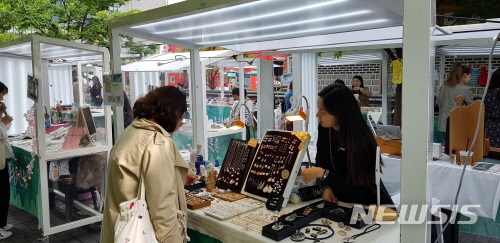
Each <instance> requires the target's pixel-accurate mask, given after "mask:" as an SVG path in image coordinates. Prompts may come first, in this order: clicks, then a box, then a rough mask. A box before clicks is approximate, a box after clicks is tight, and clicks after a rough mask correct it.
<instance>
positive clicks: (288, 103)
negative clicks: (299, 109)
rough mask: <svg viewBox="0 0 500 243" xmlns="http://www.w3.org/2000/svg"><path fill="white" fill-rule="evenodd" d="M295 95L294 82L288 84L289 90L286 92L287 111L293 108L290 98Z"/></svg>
mask: <svg viewBox="0 0 500 243" xmlns="http://www.w3.org/2000/svg"><path fill="white" fill-rule="evenodd" d="M292 96H293V82H290V84H288V91H287V92H286V93H285V112H287V111H288V110H290V108H292V103H290V98H291V97H292Z"/></svg>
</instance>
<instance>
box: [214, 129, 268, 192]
mask: <svg viewBox="0 0 500 243" xmlns="http://www.w3.org/2000/svg"><path fill="white" fill-rule="evenodd" d="M257 145H258V143H257V142H256V140H250V141H248V142H246V141H244V140H240V139H234V138H233V139H231V141H230V142H229V147H228V148H227V153H226V157H224V162H223V163H222V167H221V169H220V172H219V176H218V178H217V182H216V184H215V185H216V186H217V188H221V189H230V190H231V191H233V192H241V188H242V186H243V181H244V180H245V177H246V174H247V173H248V168H249V166H250V162H251V161H252V159H253V156H254V155H255V152H256V147H257Z"/></svg>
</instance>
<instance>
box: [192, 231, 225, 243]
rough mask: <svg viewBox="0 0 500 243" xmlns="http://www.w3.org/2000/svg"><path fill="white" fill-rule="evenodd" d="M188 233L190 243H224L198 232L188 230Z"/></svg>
mask: <svg viewBox="0 0 500 243" xmlns="http://www.w3.org/2000/svg"><path fill="white" fill-rule="evenodd" d="M187 233H188V236H189V238H191V240H190V241H189V243H222V241H220V240H217V239H215V238H212V237H210V236H208V235H205V234H202V233H200V232H198V231H196V230H192V229H188V231H187Z"/></svg>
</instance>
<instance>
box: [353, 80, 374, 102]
mask: <svg viewBox="0 0 500 243" xmlns="http://www.w3.org/2000/svg"><path fill="white" fill-rule="evenodd" d="M351 90H352V93H353V94H357V95H358V100H359V105H360V106H370V104H369V103H370V102H369V100H370V97H372V92H371V91H370V90H369V89H368V88H366V87H365V82H364V81H363V77H361V76H359V75H356V76H354V77H352V87H351Z"/></svg>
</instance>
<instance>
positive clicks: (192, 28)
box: [109, 0, 500, 243]
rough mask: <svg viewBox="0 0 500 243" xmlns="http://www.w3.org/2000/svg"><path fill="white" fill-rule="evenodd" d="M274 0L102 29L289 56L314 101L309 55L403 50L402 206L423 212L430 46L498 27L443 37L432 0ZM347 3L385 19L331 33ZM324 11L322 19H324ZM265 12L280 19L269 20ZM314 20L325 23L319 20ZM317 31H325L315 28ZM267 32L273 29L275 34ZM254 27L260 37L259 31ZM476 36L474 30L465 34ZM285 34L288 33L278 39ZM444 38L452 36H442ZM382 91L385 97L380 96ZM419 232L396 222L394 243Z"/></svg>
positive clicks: (172, 11) (482, 41) (149, 15)
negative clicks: (309, 85) (397, 233)
mask: <svg viewBox="0 0 500 243" xmlns="http://www.w3.org/2000/svg"><path fill="white" fill-rule="evenodd" d="M276 2H281V1H251V0H241V1H232V0H211V1H208V0H192V1H188V2H183V3H179V4H175V5H172V6H167V7H163V8H158V9H154V10H151V11H147V12H143V13H138V14H135V15H132V16H128V17H124V18H121V19H114V20H111V22H110V24H109V26H110V30H111V33H110V35H111V38H112V39H116V38H117V37H118V34H128V35H132V36H142V37H144V38H147V39H151V40H155V41H160V42H165V43H171V44H175V45H180V46H184V47H187V48H191V49H192V51H191V52H192V53H199V52H198V48H199V47H204V46H222V47H225V48H228V49H231V50H235V51H239V52H248V51H259V50H279V51H270V52H265V53H263V54H264V55H272V54H295V55H294V57H293V70H294V71H295V72H299V75H295V74H294V81H296V80H297V81H298V83H299V84H300V85H298V86H299V87H297V86H295V87H294V92H298V93H302V94H304V95H306V96H313V97H315V95H316V93H317V90H314V88H309V89H308V88H307V83H308V81H309V80H314V79H315V75H314V74H313V73H311V72H310V69H311V68H313V67H314V68H315V67H317V65H316V63H315V60H316V59H315V58H314V55H315V53H317V52H328V51H362V50H380V49H384V48H396V47H403V53H404V56H405V57H406V59H405V65H404V69H403V75H404V76H403V79H404V82H405V85H404V88H403V93H404V95H403V106H404V107H411V108H412V109H411V110H408V109H407V110H404V111H403V117H402V122H403V124H405V125H404V127H403V130H402V132H403V134H404V140H403V148H402V151H403V154H404V158H403V160H402V163H403V164H402V179H403V180H402V185H401V187H402V195H401V203H402V204H407V205H414V204H415V205H420V206H421V207H424V205H425V204H426V203H427V201H426V199H427V195H426V194H427V185H426V183H425V182H424V183H415V182H416V181H422V178H425V177H426V176H427V175H426V171H427V168H426V162H427V160H428V152H427V151H429V144H430V143H429V139H430V133H431V131H432V126H431V120H432V119H431V110H432V109H431V104H432V102H431V100H430V97H431V96H432V95H431V93H430V92H431V91H432V90H433V88H431V85H430V84H431V83H432V81H433V79H432V78H431V77H432V75H431V71H433V68H432V66H433V65H434V61H433V60H434V53H435V48H434V47H435V46H441V45H447V46H454V45H459V46H481V45H483V46H484V45H489V44H491V43H493V40H492V37H493V36H496V33H495V34H492V33H491V31H487V30H492V29H500V26H499V25H498V24H489V23H487V24H480V25H471V26H467V27H460V28H458V27H449V28H448V27H446V28H444V27H443V28H442V29H444V30H445V31H441V30H440V31H437V30H438V28H436V27H435V26H434V25H435V24H434V23H435V21H434V19H435V9H434V8H435V1H434V0H431V1H414V0H404V1H396V0H346V1H300V0H296V1H295V0H291V1H287V5H288V6H283V4H282V5H281V6H274V5H273V4H275V3H276ZM297 2H300V5H301V6H300V7H301V8H302V11H303V12H299V10H294V9H293V7H294V6H297V5H296V4H298V3H297ZM333 2H335V3H333ZM320 3H323V4H326V5H324V6H322V9H321V10H317V9H314V8H315V6H316V5H315V4H320ZM329 3H332V4H333V5H335V7H336V10H331V9H330V11H329V10H328V9H329V7H327V4H329ZM343 4H347V5H345V6H344V5H343ZM349 4H355V5H356V6H358V8H357V9H356V10H355V11H364V10H365V8H364V7H367V8H368V9H366V10H367V11H372V12H370V13H377V14H379V13H382V15H384V16H385V17H387V18H388V19H389V20H388V21H386V22H384V23H378V24H377V25H364V26H363V27H362V28H361V27H360V26H357V27H356V26H354V25H351V26H346V25H344V26H343V27H344V28H340V27H339V28H338V29H336V30H335V29H333V26H334V24H331V23H330V24H328V23H329V22H328V21H329V20H327V19H326V18H329V17H332V18H333V16H332V13H340V14H348V13H351V14H352V13H354V12H353V11H354V10H352V9H349V7H348V5H349ZM333 5H332V6H333ZM323 9H325V10H326V11H328V13H324V12H323V11H322V10H323ZM271 11H274V12H275V13H277V14H280V15H281V16H277V15H271V13H270V12H271ZM287 11H288V13H292V12H293V13H294V14H293V16H294V17H296V19H293V18H286V17H284V16H286V14H287ZM309 12H311V13H312V15H314V16H313V17H311V19H310V20H311V21H318V22H315V23H314V24H313V26H311V25H309V26H307V25H306V26H303V25H301V24H303V23H302V22H301V21H304V19H303V18H302V17H303V16H308V14H311V13H309ZM403 12H404V15H403ZM377 14H374V15H371V16H372V17H374V18H372V19H371V20H373V19H375V20H376V19H378V18H380V16H381V15H377ZM272 16H273V17H272ZM337 17H338V16H337ZM344 17H345V16H344ZM351 17H352V16H351ZM403 17H404V28H403ZM266 18H267V19H266ZM320 18H325V19H323V20H320ZM339 18H341V17H339ZM359 19H362V20H363V21H370V18H364V16H363V17H361V18H360V17H359V16H358V17H357V19H350V20H345V21H347V22H350V23H358V22H357V21H359ZM231 20H233V22H230V21H231ZM201 23H202V24H201ZM292 23H293V24H292ZM287 24H292V25H293V26H296V27H297V28H298V30H300V31H297V32H293V31H291V30H289V29H288V27H289V26H288V25H287ZM328 26H329V27H332V28H329V27H328ZM256 27H258V28H256ZM323 27H324V29H322V28H323ZM358 27H359V28H358ZM274 28H279V30H277V29H274ZM302 28H303V29H302ZM259 29H261V30H262V31H261V32H258V30H259ZM320 29H321V30H320ZM271 30H272V31H271ZM475 30H481V31H476V32H467V31H475ZM242 31H246V32H242ZM286 31H289V32H288V33H285V32H286ZM298 32H300V33H298ZM453 32H455V33H453ZM449 33H453V34H452V35H449ZM118 49H119V45H118V42H114V43H113V52H116V53H117V52H118V51H117V50H118ZM386 60H387V55H385V54H382V65H383V67H382V69H387V67H386V66H385V65H387V61H386ZM113 62H114V63H113V64H114V69H115V70H117V71H118V70H119V62H118V59H115V58H113ZM313 64H314V65H313ZM305 69H307V70H309V71H307V70H305ZM200 70H201V68H200V67H199V65H196V63H195V64H194V65H192V73H194V74H195V75H193V76H194V78H193V79H192V80H196V78H198V77H197V75H201V71H200ZM302 71H305V72H302ZM201 78H202V77H200V79H201ZM198 84H199V83H198ZM297 88H298V89H297ZM200 89H201V87H200ZM302 89H305V90H304V91H303V90H302ZM385 91H387V90H385ZM195 92H196V90H195ZM384 93H386V94H387V92H384ZM310 99H311V97H310ZM385 102H386V103H385V105H384V107H386V106H387V100H386V101H385ZM195 109H200V110H201V109H203V107H201V104H200V106H199V107H198V106H196V107H195ZM311 114H313V113H311ZM200 129H201V128H200ZM196 131H197V132H198V134H201V133H202V132H203V131H202V130H196ZM422 131H425V132H422ZM406 138H411V139H406ZM403 217H404V216H403ZM405 219H406V218H405ZM425 226H426V224H425V223H424V222H422V223H421V224H418V225H416V226H415V225H409V224H401V235H402V236H401V241H402V242H405V243H406V242H425V241H426V234H427V230H426V227H425Z"/></svg>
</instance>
